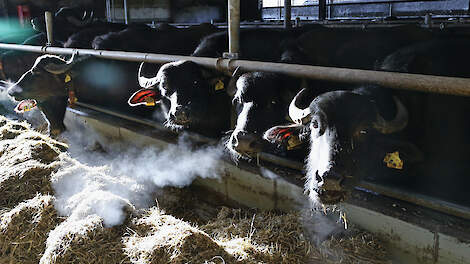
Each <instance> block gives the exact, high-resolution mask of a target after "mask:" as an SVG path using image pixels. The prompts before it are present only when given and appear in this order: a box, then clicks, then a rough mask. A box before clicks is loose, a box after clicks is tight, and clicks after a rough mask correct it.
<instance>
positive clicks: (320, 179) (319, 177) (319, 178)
mask: <svg viewBox="0 0 470 264" xmlns="http://www.w3.org/2000/svg"><path fill="white" fill-rule="evenodd" d="M315 179H316V180H317V182H318V183H321V182H323V178H322V177H321V176H320V175H319V174H318V171H317V172H316V173H315Z"/></svg>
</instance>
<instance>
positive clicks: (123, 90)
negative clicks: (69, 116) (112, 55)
mask: <svg viewBox="0 0 470 264" xmlns="http://www.w3.org/2000/svg"><path fill="white" fill-rule="evenodd" d="M136 27H139V26H136ZM145 27H146V26H145ZM145 27H139V28H145ZM170 37H171V36H165V35H164V34H163V35H161V38H162V39H165V41H166V42H165V43H167V45H169V46H170V45H172V42H171V41H170V40H169V38H170ZM161 48H162V49H164V48H165V46H161ZM140 51H145V50H140ZM51 69H52V70H51ZM57 69H59V70H57ZM67 76H68V77H67ZM136 76H137V66H136V63H132V62H119V61H106V60H99V59H96V58H88V59H82V58H81V59H78V60H71V61H69V62H66V61H65V60H63V59H60V58H59V57H57V56H42V57H39V58H38V59H37V60H36V62H35V63H34V65H33V67H32V68H31V69H30V70H29V71H27V72H26V73H24V74H23V75H22V76H21V78H20V80H18V82H17V83H16V84H15V85H14V86H12V87H11V88H9V93H10V95H11V96H13V97H14V98H16V99H18V100H24V99H35V100H36V101H37V106H38V107H39V108H40V109H41V111H42V112H43V113H44V114H45V116H46V119H48V120H49V122H50V131H51V133H52V134H54V135H57V134H59V133H61V132H62V131H64V130H65V127H64V125H63V117H64V114H65V109H66V105H67V97H69V95H68V92H70V91H72V92H74V93H75V95H74V96H75V97H76V98H78V100H80V101H81V102H85V103H90V104H95V105H99V106H105V107H108V108H112V109H113V110H116V111H123V112H126V113H131V114H137V115H139V116H141V117H144V118H149V119H152V120H154V121H157V122H161V120H160V118H161V117H165V115H164V114H160V109H162V108H163V107H164V106H161V105H162V104H164V103H165V100H166V99H164V98H161V96H159V95H158V93H155V92H152V93H148V92H145V91H137V92H135V91H136V90H137V88H139V86H138V82H137V78H136ZM66 80H67V81H66ZM71 86H73V87H72V88H71ZM133 92H135V93H134V97H133V98H134V99H131V100H129V97H130V96H131V94H132V93H133ZM69 99H71V100H72V101H73V100H74V98H69ZM149 100H152V102H150V101H149ZM59 102H60V103H59ZM159 102H163V103H161V104H160V103H159ZM123 104H126V105H130V106H134V107H132V108H131V107H130V106H124V105H123ZM153 104H159V106H160V107H159V108H157V110H156V111H153V109H152V110H150V109H149V108H148V107H147V106H149V105H153ZM20 105H21V104H20ZM135 106H136V107H137V108H135Z"/></svg>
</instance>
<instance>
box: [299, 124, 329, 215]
mask: <svg viewBox="0 0 470 264" xmlns="http://www.w3.org/2000/svg"><path fill="white" fill-rule="evenodd" d="M310 129H313V131H311V134H310V153H309V156H308V159H307V181H306V182H305V187H304V188H305V193H306V194H308V195H309V198H310V201H311V202H312V203H313V206H314V207H316V208H320V207H321V205H322V203H321V201H320V198H319V196H318V193H317V192H316V190H318V189H319V188H321V187H322V185H323V182H319V181H318V179H317V172H318V176H319V177H320V178H321V179H323V176H324V174H325V172H327V171H329V170H330V169H331V168H332V166H333V162H332V156H333V155H332V154H333V146H334V142H335V140H336V138H337V137H336V132H335V131H331V130H330V129H326V131H325V133H323V134H322V135H321V136H318V133H317V131H315V130H317V129H316V128H313V127H312V126H310Z"/></svg>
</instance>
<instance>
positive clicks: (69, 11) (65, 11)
mask: <svg viewBox="0 0 470 264" xmlns="http://www.w3.org/2000/svg"><path fill="white" fill-rule="evenodd" d="M53 23H54V40H56V41H58V42H60V43H65V42H66V41H67V39H68V38H69V37H70V36H71V35H72V34H74V33H76V32H78V31H80V30H82V29H84V28H86V27H89V26H91V25H92V24H93V11H91V10H84V9H82V8H71V7H62V8H60V9H59V10H58V11H57V12H56V13H55V14H54V17H53ZM100 23H101V22H100ZM31 24H32V26H33V28H34V29H35V30H36V31H38V32H40V33H46V21H45V19H44V17H43V16H41V17H36V18H33V19H31Z"/></svg>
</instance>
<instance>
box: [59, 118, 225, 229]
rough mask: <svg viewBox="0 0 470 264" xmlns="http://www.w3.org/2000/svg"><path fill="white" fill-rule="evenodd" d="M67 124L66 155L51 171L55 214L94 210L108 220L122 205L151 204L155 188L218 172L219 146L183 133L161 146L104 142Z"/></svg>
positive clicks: (116, 219)
mask: <svg viewBox="0 0 470 264" xmlns="http://www.w3.org/2000/svg"><path fill="white" fill-rule="evenodd" d="M68 127H69V129H68V132H65V133H64V134H63V137H64V138H65V139H66V141H68V144H69V146H70V148H69V155H70V157H71V158H64V161H65V162H66V165H65V166H63V168H62V169H61V170H59V171H58V172H57V173H55V174H54V175H53V177H52V186H53V188H54V190H55V193H56V198H57V200H56V204H55V205H56V209H57V210H58V212H59V214H61V215H64V216H70V217H71V218H76V219H83V218H85V217H88V216H90V215H95V214H96V215H98V216H99V217H101V218H102V219H103V224H104V226H105V227H109V226H114V225H118V224H121V223H122V222H123V220H124V219H125V217H126V215H125V213H124V210H125V208H132V209H134V208H136V209H139V208H146V207H149V206H151V205H153V200H152V194H153V192H155V191H157V189H158V188H163V187H166V186H174V187H184V186H187V185H189V184H191V183H192V181H193V180H194V179H195V178H196V177H198V176H199V177H202V178H217V177H218V169H217V168H218V167H219V166H218V163H219V158H220V156H221V155H222V149H221V148H218V147H214V146H209V147H204V148H199V149H194V148H193V146H192V144H191V143H190V142H189V140H188V139H187V138H186V137H185V136H181V137H180V139H179V141H178V144H175V145H169V146H168V147H167V148H166V149H163V148H157V147H155V146H148V147H143V148H138V147H135V146H129V145H126V144H112V143H111V144H108V142H106V140H105V139H103V138H100V136H98V135H97V134H96V133H94V132H93V131H90V130H89V128H84V127H81V128H77V127H73V125H72V126H71V125H70V124H69V125H68ZM71 131H73V132H71ZM97 142H101V143H97ZM97 150H98V151H99V152H97Z"/></svg>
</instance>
